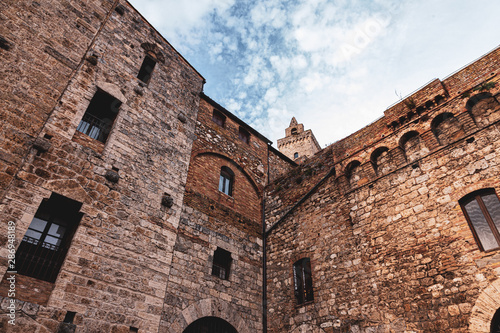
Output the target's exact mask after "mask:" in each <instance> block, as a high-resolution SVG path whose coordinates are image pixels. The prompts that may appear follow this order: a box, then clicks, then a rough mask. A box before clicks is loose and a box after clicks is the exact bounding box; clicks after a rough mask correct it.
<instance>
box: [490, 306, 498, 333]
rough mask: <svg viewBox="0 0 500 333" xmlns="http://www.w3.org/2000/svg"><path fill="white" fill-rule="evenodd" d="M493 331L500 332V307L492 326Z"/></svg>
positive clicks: (492, 332)
mask: <svg viewBox="0 0 500 333" xmlns="http://www.w3.org/2000/svg"><path fill="white" fill-rule="evenodd" d="M490 332H491V333H500V309H498V310H497V312H495V315H494V316H493V319H492V320H491V326H490Z"/></svg>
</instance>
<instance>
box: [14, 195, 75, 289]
mask: <svg viewBox="0 0 500 333" xmlns="http://www.w3.org/2000/svg"><path fill="white" fill-rule="evenodd" d="M81 206H82V204H81V203H79V202H77V201H74V200H71V199H68V198H66V197H63V196H61V195H58V194H55V193H53V194H52V195H51V197H50V199H48V200H44V201H43V202H42V203H41V205H40V207H39V208H38V210H37V212H36V214H35V217H34V218H33V220H32V221H31V224H30V226H29V227H28V230H27V231H26V234H25V235H24V237H23V239H22V241H21V244H19V247H18V249H17V252H16V270H17V272H18V273H19V274H21V275H25V276H30V277H33V278H36V279H40V280H43V281H48V282H55V280H56V277H57V274H59V270H60V269H61V266H62V263H63V261H64V258H65V257H66V254H67V252H68V249H69V246H70V243H71V239H72V238H73V235H74V233H75V231H76V228H77V226H78V223H79V221H80V219H81V216H82V214H81V213H79V210H80V208H81Z"/></svg>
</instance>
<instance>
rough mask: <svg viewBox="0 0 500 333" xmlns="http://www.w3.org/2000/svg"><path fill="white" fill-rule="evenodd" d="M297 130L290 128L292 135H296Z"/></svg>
mask: <svg viewBox="0 0 500 333" xmlns="http://www.w3.org/2000/svg"><path fill="white" fill-rule="evenodd" d="M297 134H299V132H298V131H297V128H295V127H294V128H292V135H297Z"/></svg>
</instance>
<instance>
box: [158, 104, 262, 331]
mask: <svg viewBox="0 0 500 333" xmlns="http://www.w3.org/2000/svg"><path fill="white" fill-rule="evenodd" d="M214 108H215V109H217V110H219V111H221V112H222V111H225V110H222V108H221V107H220V106H219V105H218V104H216V103H214V102H213V101H211V100H210V99H209V98H208V97H206V96H205V97H202V100H201V103H200V110H199V113H198V119H197V126H196V137H197V139H196V140H195V142H194V144H193V152H192V155H191V162H190V164H189V173H188V181H187V184H186V194H185V196H184V208H183V212H182V217H181V221H180V225H179V229H178V234H177V240H176V243H175V247H174V252H173V259H172V269H171V271H170V276H169V281H168V286H167V294H166V297H165V309H166V310H165V314H164V316H163V318H162V322H161V329H160V331H164V332H172V333H173V332H182V331H183V330H184V329H185V328H186V327H187V326H188V325H189V324H190V323H192V322H193V321H195V320H196V319H199V318H200V317H206V316H216V317H219V318H222V319H224V320H226V321H227V322H229V323H230V324H231V325H233V326H234V327H235V328H236V329H237V330H238V332H261V331H262V226H261V204H262V201H261V195H262V190H263V186H264V185H265V184H266V178H267V149H268V147H267V142H266V141H264V140H263V139H262V138H261V137H260V136H259V135H257V134H255V133H253V134H251V136H250V142H249V144H247V143H245V142H243V141H242V140H241V139H240V138H239V137H238V129H239V127H240V126H244V127H246V125H245V124H244V123H243V122H241V121H240V120H238V119H237V118H235V117H234V116H229V114H227V113H226V115H227V118H226V119H225V123H224V126H223V127H222V126H220V125H218V124H216V123H215V122H214V121H213V120H212V115H213V110H214ZM252 131H253V130H252ZM223 166H224V167H229V168H230V169H231V170H232V171H233V172H234V175H235V176H234V187H233V192H232V194H231V195H227V194H225V193H222V192H220V191H219V177H220V173H221V167H223ZM217 248H222V249H224V250H226V251H229V252H230V253H231V259H232V262H231V265H230V273H229V278H228V279H227V280H225V279H221V278H220V277H218V276H214V275H212V265H213V261H214V258H213V257H214V252H215V250H216V249H217Z"/></svg>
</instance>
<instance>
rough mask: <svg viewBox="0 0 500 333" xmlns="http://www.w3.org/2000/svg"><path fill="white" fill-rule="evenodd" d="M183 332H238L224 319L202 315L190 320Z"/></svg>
mask: <svg viewBox="0 0 500 333" xmlns="http://www.w3.org/2000/svg"><path fill="white" fill-rule="evenodd" d="M183 333H238V331H236V329H235V328H234V327H233V326H232V325H231V324H230V323H228V322H227V321H225V320H224V319H221V318H218V317H203V318H200V319H198V320H195V321H194V322H192V323H191V324H190V325H189V326H188V327H186V329H185V330H184V332H183Z"/></svg>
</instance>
